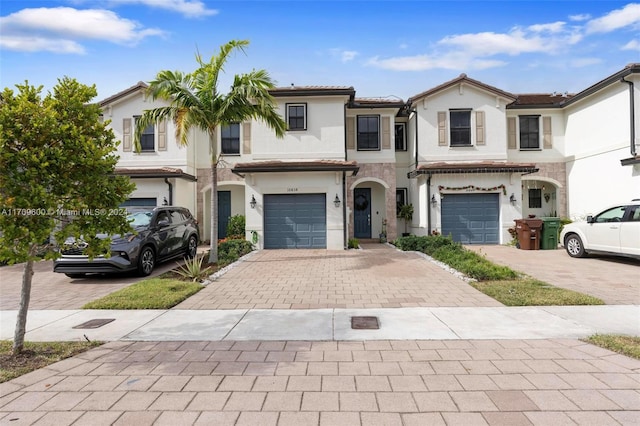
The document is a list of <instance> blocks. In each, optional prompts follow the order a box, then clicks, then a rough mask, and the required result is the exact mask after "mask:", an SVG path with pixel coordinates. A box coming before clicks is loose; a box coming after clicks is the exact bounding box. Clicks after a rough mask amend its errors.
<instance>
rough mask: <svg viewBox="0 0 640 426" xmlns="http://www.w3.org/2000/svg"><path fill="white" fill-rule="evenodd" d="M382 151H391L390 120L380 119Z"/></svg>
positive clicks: (386, 118) (387, 118)
mask: <svg viewBox="0 0 640 426" xmlns="http://www.w3.org/2000/svg"><path fill="white" fill-rule="evenodd" d="M382 149H391V119H390V118H389V117H382Z"/></svg>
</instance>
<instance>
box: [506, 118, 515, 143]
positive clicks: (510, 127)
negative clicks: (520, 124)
mask: <svg viewBox="0 0 640 426" xmlns="http://www.w3.org/2000/svg"><path fill="white" fill-rule="evenodd" d="M507 148H509V149H516V148H517V146H516V118H515V117H507Z"/></svg>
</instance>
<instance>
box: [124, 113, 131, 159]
mask: <svg viewBox="0 0 640 426" xmlns="http://www.w3.org/2000/svg"><path fill="white" fill-rule="evenodd" d="M122 150H123V151H131V119H130V118H123V119H122Z"/></svg>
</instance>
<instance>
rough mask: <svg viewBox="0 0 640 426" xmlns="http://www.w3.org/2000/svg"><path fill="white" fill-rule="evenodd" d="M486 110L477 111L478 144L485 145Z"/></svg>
mask: <svg viewBox="0 0 640 426" xmlns="http://www.w3.org/2000/svg"><path fill="white" fill-rule="evenodd" d="M484 136H485V134H484V111H476V145H484V144H485V140H484Z"/></svg>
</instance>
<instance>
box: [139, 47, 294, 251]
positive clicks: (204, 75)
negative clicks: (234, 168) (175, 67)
mask: <svg viewBox="0 0 640 426" xmlns="http://www.w3.org/2000/svg"><path fill="white" fill-rule="evenodd" d="M248 44H249V42H248V41H247V40H231V41H229V42H228V43H226V44H224V45H222V46H220V52H219V53H218V54H217V55H213V56H212V57H211V59H210V60H209V62H205V61H204V60H203V59H202V57H201V55H200V54H199V53H197V54H196V61H197V63H198V68H197V69H196V70H195V71H193V72H190V73H183V72H180V71H160V72H159V73H158V74H157V75H156V79H155V80H153V81H151V82H150V83H149V87H148V89H147V93H148V95H149V96H151V98H152V99H153V100H155V99H163V100H166V101H168V102H169V103H170V105H169V106H165V107H158V108H155V109H151V110H146V111H144V113H143V115H142V116H141V117H140V119H139V120H138V125H137V127H136V133H135V138H134V145H135V149H136V151H140V136H141V133H142V130H143V129H144V128H145V127H147V126H148V125H150V124H154V123H159V122H161V121H164V120H172V121H173V123H174V124H175V127H176V139H177V142H178V144H179V145H182V146H186V145H188V144H189V139H188V135H189V131H190V130H191V129H200V130H202V131H204V132H205V133H206V134H207V135H208V136H209V149H210V152H211V188H212V191H211V250H210V251H209V262H211V263H213V262H217V261H218V200H217V194H218V174H217V170H218V164H219V162H220V157H219V155H218V150H217V138H216V135H217V129H218V127H219V126H222V125H228V124H231V123H237V122H242V121H244V120H248V119H258V120H261V121H263V122H264V123H266V124H267V126H269V127H270V128H271V129H273V130H274V131H275V133H276V136H278V137H283V136H284V132H285V131H286V127H287V126H286V123H285V121H284V120H283V119H282V117H281V116H280V115H279V114H278V111H277V108H276V102H275V100H274V98H273V97H272V96H271V94H270V93H269V89H273V88H274V87H275V85H274V83H273V81H272V80H271V77H270V76H269V74H268V73H267V71H265V70H253V71H251V72H249V73H246V74H239V75H238V74H236V75H235V76H234V79H233V84H232V85H231V88H230V90H229V92H227V93H220V91H219V89H218V83H219V78H220V74H221V73H222V72H224V66H225V63H226V62H227V59H228V58H229V55H230V54H231V53H232V52H233V51H235V50H240V51H242V52H244V48H245V47H246V46H247V45H248Z"/></svg>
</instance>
